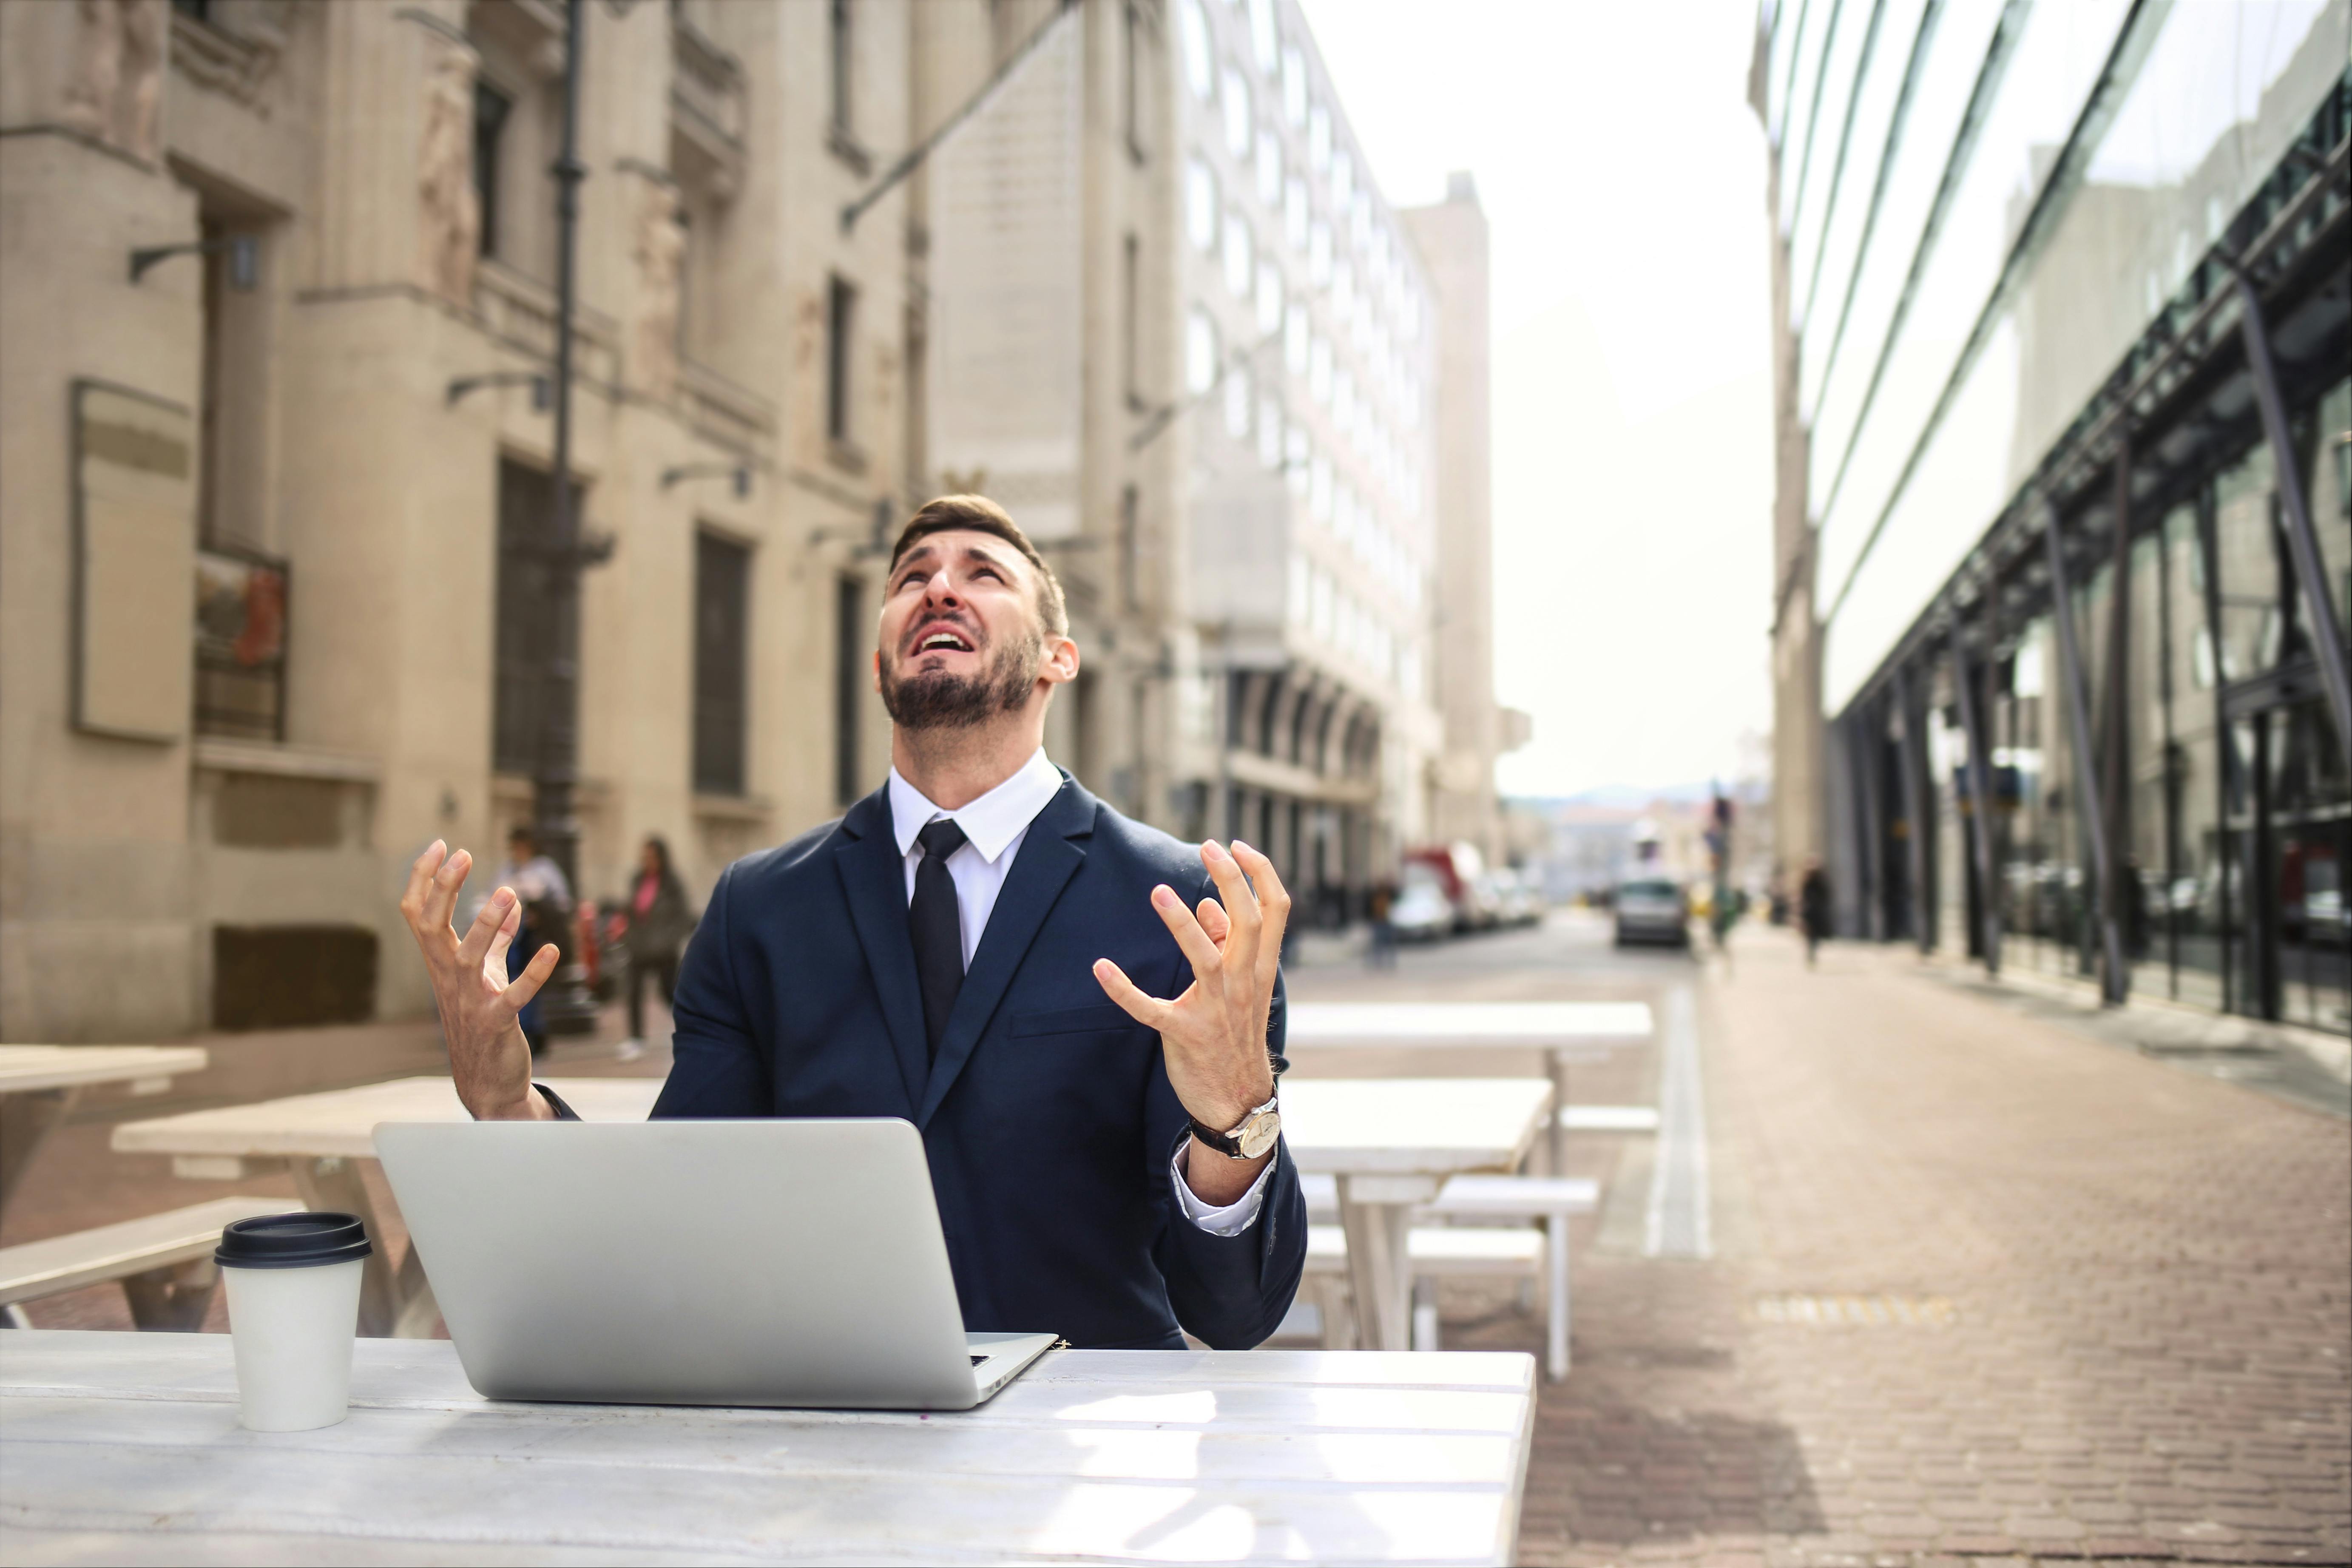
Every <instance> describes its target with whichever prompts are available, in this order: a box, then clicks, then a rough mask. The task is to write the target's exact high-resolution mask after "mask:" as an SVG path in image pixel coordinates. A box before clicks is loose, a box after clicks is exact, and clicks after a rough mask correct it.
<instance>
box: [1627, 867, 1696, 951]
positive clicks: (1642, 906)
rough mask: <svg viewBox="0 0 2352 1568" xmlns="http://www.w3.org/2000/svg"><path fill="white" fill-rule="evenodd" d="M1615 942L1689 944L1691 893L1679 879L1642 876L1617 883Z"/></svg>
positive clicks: (1684, 945)
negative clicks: (1676, 880) (1684, 888)
mask: <svg viewBox="0 0 2352 1568" xmlns="http://www.w3.org/2000/svg"><path fill="white" fill-rule="evenodd" d="M1615 902H1616V908H1617V945H1618V946H1619V947H1623V946H1626V945H1627V944H1628V943H1631V942H1666V943H1669V944H1671V945H1672V946H1675V947H1688V946H1689V945H1690V896H1689V895H1688V894H1686V893H1685V892H1684V891H1683V889H1682V885H1681V884H1680V883H1678V882H1672V881H1669V880H1667V879H1665V878H1664V877H1641V878H1636V879H1633V880H1632V881H1627V882H1621V883H1619V884H1618V886H1617V897H1616V900H1615Z"/></svg>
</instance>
